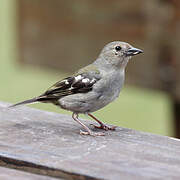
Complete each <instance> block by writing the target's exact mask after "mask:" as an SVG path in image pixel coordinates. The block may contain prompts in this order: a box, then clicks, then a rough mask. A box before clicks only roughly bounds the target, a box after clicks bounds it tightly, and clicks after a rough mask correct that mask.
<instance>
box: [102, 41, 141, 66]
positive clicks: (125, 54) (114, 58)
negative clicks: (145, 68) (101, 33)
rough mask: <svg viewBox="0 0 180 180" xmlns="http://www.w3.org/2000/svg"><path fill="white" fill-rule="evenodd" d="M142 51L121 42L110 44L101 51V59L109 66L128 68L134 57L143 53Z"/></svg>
mask: <svg viewBox="0 0 180 180" xmlns="http://www.w3.org/2000/svg"><path fill="white" fill-rule="evenodd" d="M142 52H143V51H142V50H141V49H137V48H134V47H133V46H131V45H130V44H128V43H126V42H121V41H114V42H111V43H108V44H107V45H106V46H105V47H104V48H103V49H102V51H101V53H100V55H99V57H100V59H102V60H104V61H105V63H107V65H108V64H109V65H112V66H116V67H119V68H121V67H122V68H124V67H126V65H127V63H128V61H129V59H131V57H132V56H135V55H137V54H140V53H142Z"/></svg>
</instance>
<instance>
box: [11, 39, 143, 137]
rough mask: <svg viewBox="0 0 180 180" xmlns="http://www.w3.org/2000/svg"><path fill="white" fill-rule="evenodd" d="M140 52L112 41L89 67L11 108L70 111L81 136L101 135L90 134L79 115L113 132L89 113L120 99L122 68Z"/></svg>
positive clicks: (126, 44)
mask: <svg viewBox="0 0 180 180" xmlns="http://www.w3.org/2000/svg"><path fill="white" fill-rule="evenodd" d="M139 53H142V50H140V49H137V48H133V47H132V46H131V45H130V44H128V43H125V42H120V41H115V42H111V43H109V44H107V45H106V46H105V47H104V48H103V50H102V51H101V53H100V55H99V57H98V58H97V59H96V60H95V61H94V62H93V63H92V64H90V65H88V66H86V67H84V68H82V69H80V70H79V71H78V72H77V73H75V74H74V75H72V76H71V77H67V78H65V79H63V80H61V81H59V82H57V83H56V84H54V85H53V86H52V87H50V88H49V89H48V90H47V91H46V92H45V93H43V94H42V95H40V96H38V97H36V98H33V99H30V100H26V101H23V102H21V103H17V104H15V105H13V106H12V107H15V106H17V105H22V104H28V103H34V102H48V103H53V104H55V105H57V106H60V107H61V108H63V109H66V110H69V111H72V112H73V116H72V117H73V119H74V120H76V121H77V122H78V123H79V124H81V125H82V126H83V127H84V128H85V129H86V132H84V131H81V134H88V135H93V136H96V135H104V134H103V133H95V132H93V131H91V130H90V129H89V128H88V127H87V126H85V125H84V124H83V123H82V122H80V121H79V119H78V114H79V113H84V114H88V115H89V116H91V117H92V118H93V119H94V120H96V121H97V122H98V123H99V124H100V126H95V127H98V128H102V129H105V130H114V129H115V127H107V126H106V125H104V124H103V123H102V122H101V121H99V120H97V119H96V118H95V117H94V116H93V115H92V114H90V113H91V112H94V111H97V110H99V109H101V108H103V107H104V106H106V105H107V104H109V103H110V102H112V101H114V100H115V99H116V98H117V97H118V96H119V93H120V91H121V89H122V87H123V84H124V79H125V67H126V65H127V63H128V61H129V59H130V58H131V57H132V56H134V55H137V54H139Z"/></svg>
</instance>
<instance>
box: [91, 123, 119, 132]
mask: <svg viewBox="0 0 180 180" xmlns="http://www.w3.org/2000/svg"><path fill="white" fill-rule="evenodd" d="M90 125H91V126H93V127H94V128H97V129H103V130H105V131H108V130H111V131H114V130H116V127H117V126H112V127H109V126H107V125H105V124H101V125H100V126H96V125H94V124H90Z"/></svg>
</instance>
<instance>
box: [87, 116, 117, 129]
mask: <svg viewBox="0 0 180 180" xmlns="http://www.w3.org/2000/svg"><path fill="white" fill-rule="evenodd" d="M88 116H90V117H91V118H93V119H94V120H95V121H96V122H98V123H99V125H100V126H96V125H93V124H92V125H93V126H94V127H95V128H98V129H104V130H106V131H108V130H113V131H114V130H115V129H116V127H117V126H112V127H109V126H106V125H105V124H103V123H102V122H101V121H99V120H98V119H97V118H96V117H95V116H93V115H92V114H90V113H88Z"/></svg>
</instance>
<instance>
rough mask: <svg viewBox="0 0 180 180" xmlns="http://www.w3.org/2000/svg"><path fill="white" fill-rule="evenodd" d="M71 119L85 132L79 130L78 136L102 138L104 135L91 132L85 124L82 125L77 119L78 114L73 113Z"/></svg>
mask: <svg viewBox="0 0 180 180" xmlns="http://www.w3.org/2000/svg"><path fill="white" fill-rule="evenodd" d="M72 118H73V119H74V120H75V121H76V122H78V123H79V124H80V125H81V126H82V127H83V128H84V129H85V130H86V131H82V130H80V134H82V135H91V136H104V135H105V134H104V133H100V132H97V133H96V132H93V131H91V130H90V129H89V128H88V127H87V126H86V125H85V124H83V123H82V122H81V121H80V120H79V119H78V114H77V113H74V112H73V114H72Z"/></svg>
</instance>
